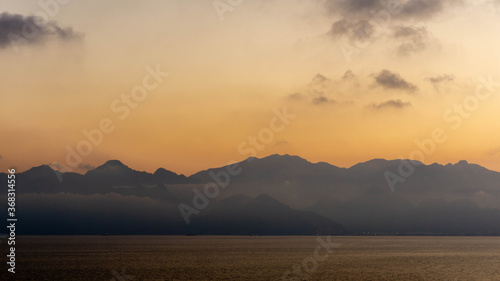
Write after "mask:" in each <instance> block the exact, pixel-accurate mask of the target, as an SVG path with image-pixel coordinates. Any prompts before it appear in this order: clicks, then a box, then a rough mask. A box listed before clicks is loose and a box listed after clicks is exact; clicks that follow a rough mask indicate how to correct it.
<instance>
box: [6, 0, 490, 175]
mask: <svg viewBox="0 0 500 281" xmlns="http://www.w3.org/2000/svg"><path fill="white" fill-rule="evenodd" d="M0 7H1V11H0V13H1V14H0V61H1V63H2V67H1V68H0V75H1V77H2V80H1V83H0V95H1V103H0V132H1V140H0V144H1V145H0V169H1V170H4V171H5V170H6V169H8V168H13V167H14V168H17V169H18V170H21V171H22V170H27V169H29V168H31V167H33V166H39V165H42V164H47V165H51V166H52V167H53V168H55V169H59V170H61V171H73V172H79V173H84V172H86V171H87V170H88V169H92V168H93V167H96V166H99V165H102V164H103V163H104V162H106V161H107V160H110V159H119V160H121V161H122V162H123V163H125V164H126V165H128V166H130V167H132V168H134V169H136V170H143V171H149V172H153V171H155V170H156V169H157V168H159V167H163V168H165V169H168V170H171V171H174V172H176V173H183V174H187V175H189V174H192V173H195V172H197V171H199V170H203V169H207V168H210V167H218V166H223V165H226V164H228V163H231V162H234V161H242V160H244V159H246V158H248V157H250V156H256V157H264V156H267V155H270V154H275V153H278V154H292V155H299V156H301V157H303V158H305V159H307V160H309V161H311V162H320V161H323V162H328V163H331V164H333V165H336V166H340V167H349V166H352V165H354V164H356V163H358V162H364V161H368V160H370V159H373V158H385V159H399V158H404V159H407V158H411V159H415V160H420V161H422V162H424V163H426V164H431V163H434V162H437V163H441V164H447V163H456V162H458V161H459V160H462V159H465V160H467V161H469V162H471V163H477V164H479V165H482V166H485V167H487V168H489V169H492V170H496V171H500V161H498V160H499V157H500V122H498V121H497V120H498V119H497V118H498V117H499V114H498V110H497V109H498V108H499V106H500V99H499V94H500V69H498V65H500V58H499V54H498V51H497V50H499V49H500V40H499V39H498V36H497V34H498V30H500V20H499V19H500V1H493V0H485V1H466V0H463V1H460V0H437V1H428V0H401V1H398V0H387V1H382V0H380V1H377V0H354V1H338V0H337V1H334V0H311V1H305V0H286V1H285V0H271V1H270V0H267V1H264V0H220V1H213V0H198V1H193V0H178V1H177V0H170V1H129V0H121V1H116V0H110V1H95V0H89V1H80V0H69V1H68V0H59V1H56V0H46V1H43V0H42V1H31V0H28V1H22V2H20V1H10V0H0ZM496 81H498V82H496Z"/></svg>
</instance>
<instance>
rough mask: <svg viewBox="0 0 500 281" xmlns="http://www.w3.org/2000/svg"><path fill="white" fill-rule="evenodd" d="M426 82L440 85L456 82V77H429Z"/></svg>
mask: <svg viewBox="0 0 500 281" xmlns="http://www.w3.org/2000/svg"><path fill="white" fill-rule="evenodd" d="M426 80H428V81H429V82H431V83H432V84H439V83H442V82H452V81H454V80H455V76H453V75H451V74H443V75H438V76H434V77H429V78H427V79H426Z"/></svg>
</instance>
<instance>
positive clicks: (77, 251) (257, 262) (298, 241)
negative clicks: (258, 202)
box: [0, 236, 500, 281]
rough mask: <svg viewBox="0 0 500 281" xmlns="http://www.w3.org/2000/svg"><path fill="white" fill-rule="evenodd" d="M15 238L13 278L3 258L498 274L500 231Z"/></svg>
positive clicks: (251, 275) (64, 267)
mask: <svg viewBox="0 0 500 281" xmlns="http://www.w3.org/2000/svg"><path fill="white" fill-rule="evenodd" d="M321 239H322V241H323V242H324V243H327V241H328V237H321ZM17 240H18V241H17V248H16V250H17V251H16V252H17V253H16V262H17V263H16V274H15V277H16V278H15V279H12V278H9V276H10V275H11V274H7V266H6V264H5V263H2V273H1V274H0V276H7V278H8V279H5V280H10V279H12V280H37V281H41V280H117V281H122V280H134V281H137V280H450V281H451V280H500V237H367V236H363V237H346V236H332V237H330V243H331V244H327V245H333V244H338V248H336V247H327V248H328V250H329V252H328V251H326V250H325V249H324V248H323V247H322V246H321V242H319V241H318V237H314V236H308V237H289V236H287V237H281V236H279V237H276V236H273V237H264V236H262V237H260V236H69V237H67V236H24V237H22V236H21V237H18V238H17ZM6 249H7V246H6V245H5V241H2V251H3V253H2V254H4V253H5V255H6V254H7V253H6ZM5 255H3V256H4V257H5ZM1 279H2V280H4V278H3V277H2V278H1Z"/></svg>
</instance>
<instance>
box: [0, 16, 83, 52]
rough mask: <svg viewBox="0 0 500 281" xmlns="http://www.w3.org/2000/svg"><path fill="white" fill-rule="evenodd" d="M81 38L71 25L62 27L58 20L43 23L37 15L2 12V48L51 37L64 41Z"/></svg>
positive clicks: (34, 42)
mask: <svg viewBox="0 0 500 281" xmlns="http://www.w3.org/2000/svg"><path fill="white" fill-rule="evenodd" d="M78 38H81V35H80V34H78V33H76V32H74V31H73V29H72V28H71V27H66V28H63V27H60V26H59V25H58V24H57V23H56V22H53V21H50V22H46V23H43V22H41V19H40V18H37V17H35V16H23V15H19V14H9V13H2V14H0V48H7V47H8V46H10V45H13V46H15V45H18V44H40V43H43V42H45V41H47V40H50V39H58V40H63V41H68V40H73V39H78Z"/></svg>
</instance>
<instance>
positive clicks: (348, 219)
mask: <svg viewBox="0 0 500 281" xmlns="http://www.w3.org/2000/svg"><path fill="white" fill-rule="evenodd" d="M402 163H411V167H413V168H412V169H413V170H412V173H411V175H405V177H404V180H403V181H400V182H397V183H396V184H394V185H392V186H391V185H390V184H389V183H388V181H387V174H388V173H391V174H393V175H399V174H401V164H402ZM0 182H3V183H6V182H7V175H6V174H4V173H0ZM16 187H17V188H16V192H17V201H16V207H17V213H18V219H19V224H18V233H20V234H100V233H112V234H186V233H195V234H214V235H217V234H223V235H246V234H248V235H251V234H256V235H316V234H323V235H326V234H363V233H365V234H366V233H372V234H373V233H378V234H401V235H499V234H500V173H499V172H495V171H491V170H488V169H486V168H484V167H481V166H479V165H475V164H469V163H467V162H466V161H460V162H458V163H456V164H448V165H440V164H432V165H425V164H423V163H420V162H418V161H410V160H384V159H374V160H370V161H367V162H363V163H359V164H356V165H354V166H352V167H350V168H340V167H336V166H334V165H331V164H328V163H324V162H320V163H311V162H309V161H307V160H305V159H303V158H300V157H298V156H290V155H271V156H268V157H264V158H255V157H251V158H248V159H246V160H244V161H242V162H240V163H236V164H234V165H231V166H225V167H218V168H212V169H208V170H204V171H200V172H198V173H195V174H193V175H191V176H184V175H178V174H176V173H174V172H172V171H168V170H165V169H163V168H160V169H158V170H156V171H155V172H154V173H147V172H141V171H136V170H134V169H131V168H129V167H128V166H126V165H124V164H123V163H121V162H120V161H118V160H111V161H108V162H106V163H104V164H103V165H102V166H99V167H97V168H95V169H92V170H89V171H88V172H87V173H85V174H78V173H60V172H57V171H55V170H54V169H52V168H51V167H50V166H47V165H43V166H39V167H34V168H31V169H29V170H27V171H25V172H22V173H18V174H17V175H16ZM6 189H7V188H3V189H2V195H1V196H2V197H3V198H4V199H5V200H4V199H2V200H3V202H7V200H6V194H5V193H6ZM186 218H187V219H186Z"/></svg>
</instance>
